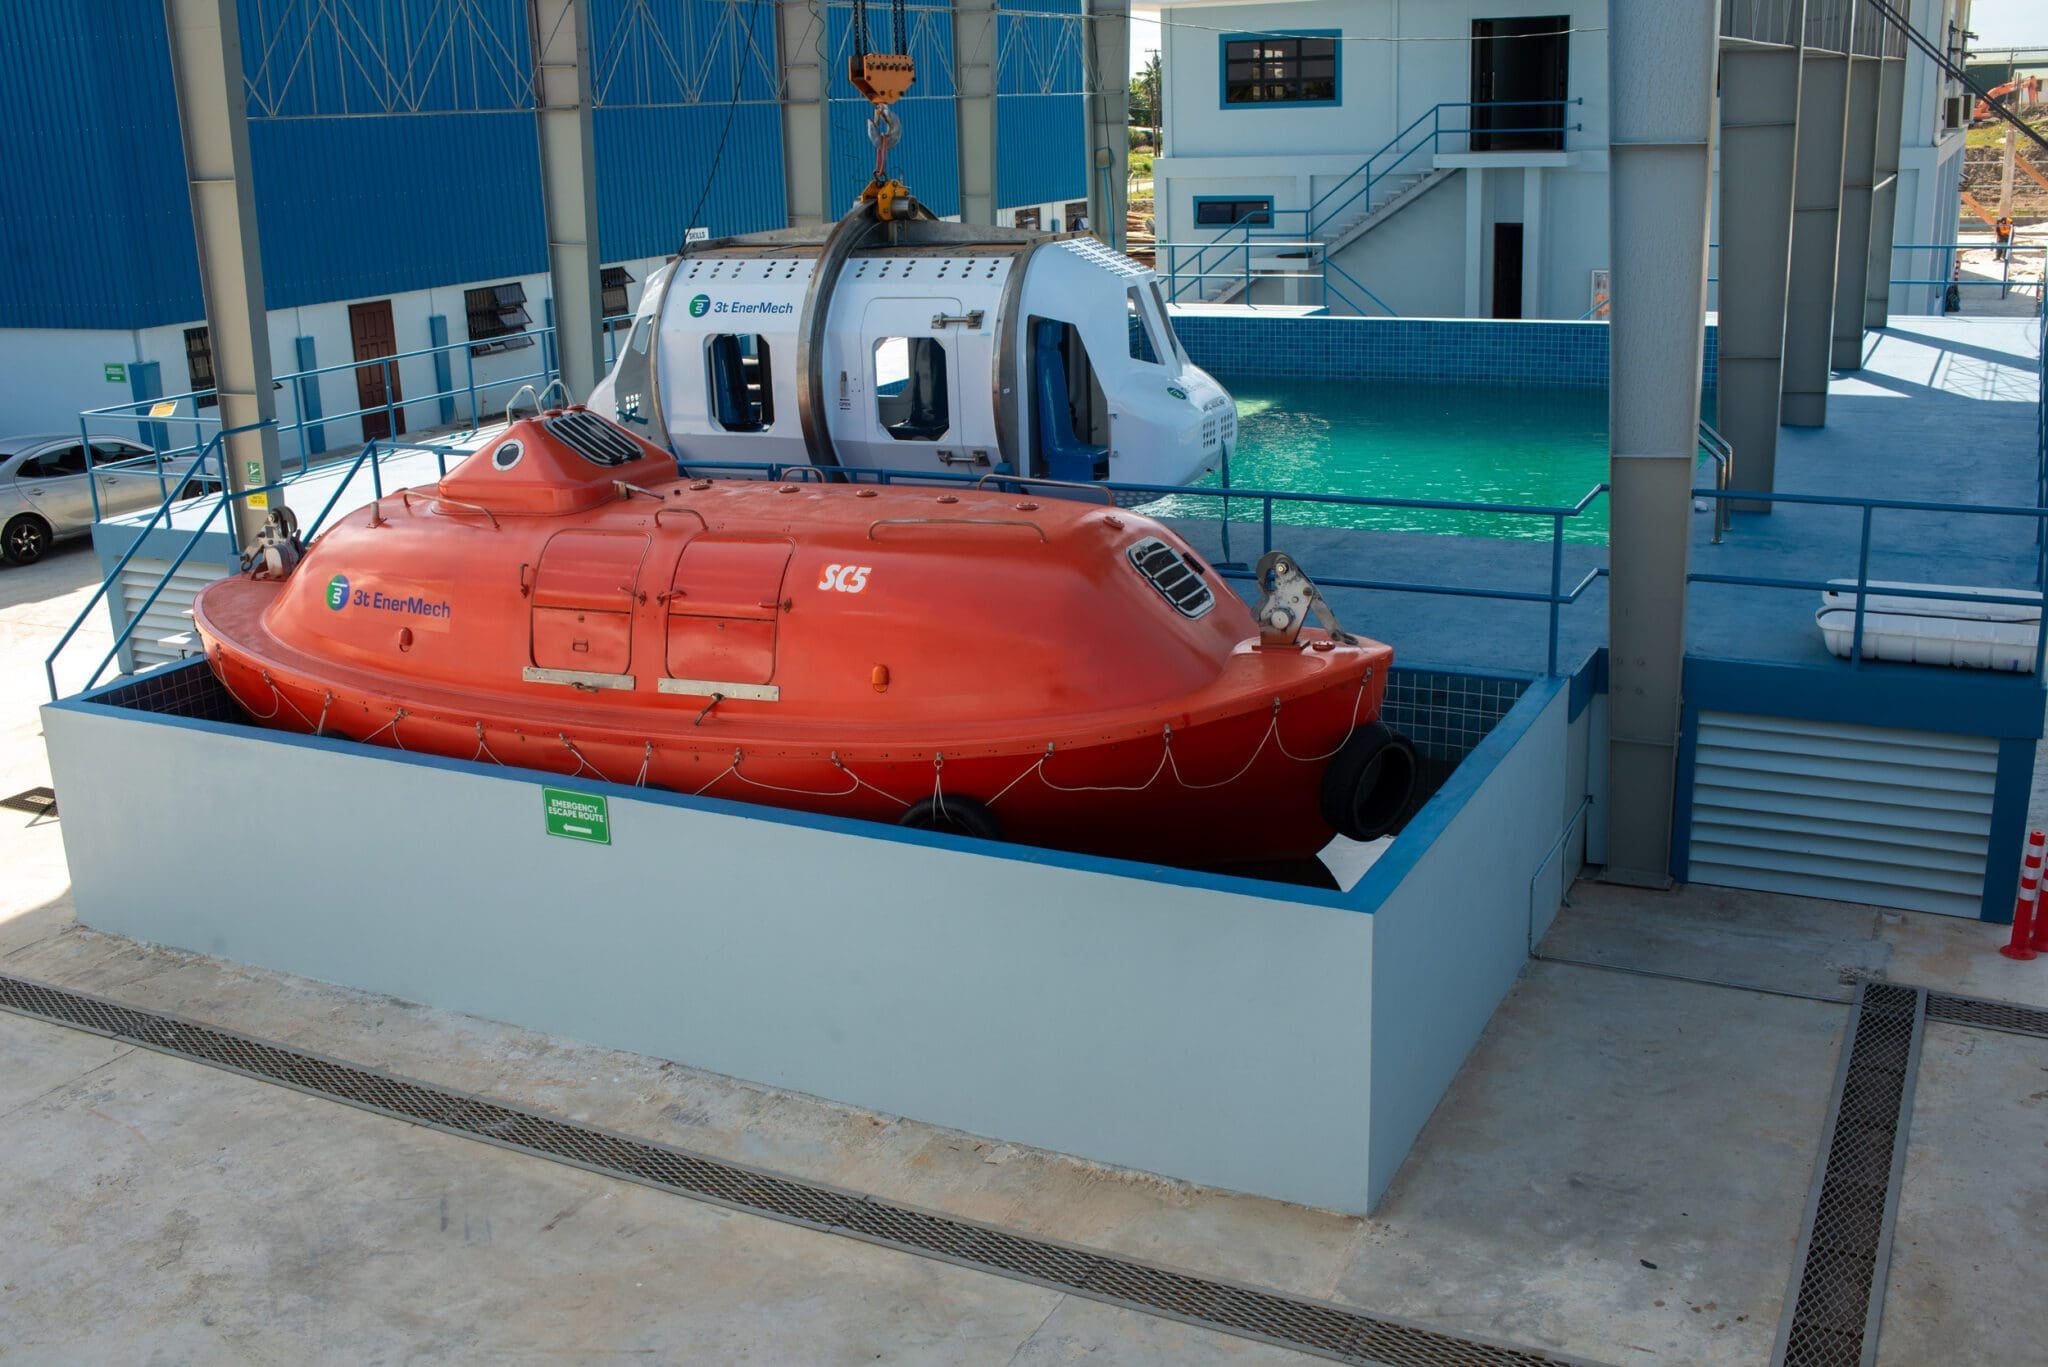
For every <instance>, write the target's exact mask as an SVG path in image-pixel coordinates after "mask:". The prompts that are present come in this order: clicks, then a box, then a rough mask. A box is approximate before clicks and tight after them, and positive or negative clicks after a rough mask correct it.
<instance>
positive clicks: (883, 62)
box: [847, 52, 917, 105]
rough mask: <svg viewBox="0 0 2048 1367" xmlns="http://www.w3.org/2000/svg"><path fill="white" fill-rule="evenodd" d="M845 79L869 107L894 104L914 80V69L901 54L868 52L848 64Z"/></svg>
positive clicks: (909, 61)
mask: <svg viewBox="0 0 2048 1367" xmlns="http://www.w3.org/2000/svg"><path fill="white" fill-rule="evenodd" d="M848 68H849V69H848V71H847V79H848V80H850V81H852V82H853V88H854V89H855V90H858V91H859V92H860V93H861V94H863V95H865V96H867V98H868V101H869V102H870V103H872V104H878V105H882V104H894V103H896V101H897V99H898V98H899V97H900V96H901V95H902V94H903V92H904V91H906V90H908V89H910V85H911V82H913V81H915V80H916V79H917V65H916V64H915V63H914V62H912V61H911V60H910V58H909V57H908V56H906V55H904V54H902V53H896V52H870V53H868V54H867V55H866V56H865V57H855V58H853V59H852V60H851V61H850V62H849V63H848Z"/></svg>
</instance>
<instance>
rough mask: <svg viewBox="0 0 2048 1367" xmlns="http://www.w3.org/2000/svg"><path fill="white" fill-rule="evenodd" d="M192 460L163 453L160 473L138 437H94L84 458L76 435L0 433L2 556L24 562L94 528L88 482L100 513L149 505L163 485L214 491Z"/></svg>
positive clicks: (184, 493)
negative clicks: (197, 473)
mask: <svg viewBox="0 0 2048 1367" xmlns="http://www.w3.org/2000/svg"><path fill="white" fill-rule="evenodd" d="M88 461H89V471H90V473H88ZM196 464H197V459H196V458H195V457H193V456H189V455H188V456H167V457H165V458H164V461H163V471H162V478H161V479H159V477H158V470H157V456H156V453H155V452H154V451H152V450H150V448H149V447H147V446H143V445H141V444H140V443H138V442H132V441H122V440H120V439H118V438H115V437H94V438H93V439H92V441H91V454H90V457H88V455H87V445H86V443H85V442H84V441H82V440H81V439H80V438H79V437H78V436H77V435H76V434H74V435H71V436H58V435H50V434H43V435H40V436H26V437H0V558H4V559H5V560H6V561H7V563H8V564H10V565H27V564H30V563H32V562H34V561H37V560H40V559H42V558H43V553H44V552H45V551H47V550H49V549H50V545H51V543H52V542H54V541H58V540H61V539H62V538H64V537H70V536H83V535H84V534H85V533H86V532H88V531H90V530H92V522H93V484H97V485H98V486H99V515H100V516H101V517H118V516H120V515H121V514H123V513H134V512H142V511H145V510H147V509H151V508H154V507H156V506H157V505H158V504H159V503H161V502H163V497H164V492H165V491H166V490H171V491H174V492H175V493H176V494H177V495H178V496H180V497H184V498H196V497H198V496H199V495H201V494H204V493H209V492H213V491H215V489H216V488H217V481H210V480H207V479H204V478H201V477H195V476H194V474H193V467H194V466H195V465H196ZM88 478H90V479H91V480H92V482H93V483H91V484H89V483H87V480H88Z"/></svg>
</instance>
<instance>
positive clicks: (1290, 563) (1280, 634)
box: [1252, 551, 1358, 646]
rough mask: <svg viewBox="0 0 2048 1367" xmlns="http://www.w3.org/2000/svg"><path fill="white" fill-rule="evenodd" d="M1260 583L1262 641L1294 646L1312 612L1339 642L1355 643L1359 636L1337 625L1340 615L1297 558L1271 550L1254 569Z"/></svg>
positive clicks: (1266, 643) (1259, 612) (1256, 611)
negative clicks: (1305, 572) (1332, 607)
mask: <svg viewBox="0 0 2048 1367" xmlns="http://www.w3.org/2000/svg"><path fill="white" fill-rule="evenodd" d="M1252 573H1253V575H1254V576H1255V578H1254V582H1255V583H1257V584H1258V586H1259V605H1258V607H1257V608H1256V609H1254V612H1255V615H1256V616H1257V617H1258V619H1259V644H1261V645H1267V646H1291V645H1293V644H1294V643H1295V640H1296V638H1297V637H1299V636H1300V635H1301V629H1302V627H1304V626H1306V625H1307V624H1308V618H1309V614H1310V613H1314V614H1315V619H1316V621H1317V622H1318V623H1319V624H1321V626H1322V627H1323V629H1324V630H1326V631H1328V632H1329V633H1330V639H1331V640H1333V641H1335V642H1337V643H1338V644H1339V645H1355V644H1357V642H1358V638H1357V637H1356V636H1353V635H1352V634H1351V633H1350V632H1348V631H1346V630H1344V628H1342V627H1340V626H1338V625H1337V614H1336V613H1335V612H1334V611H1332V610H1331V608H1330V601H1329V599H1327V598H1325V597H1323V591H1322V590H1321V589H1319V588H1317V587H1316V585H1315V581H1314V580H1313V579H1310V578H1309V577H1308V576H1307V575H1306V574H1304V573H1302V569H1301V566H1300V564H1299V563H1297V562H1296V560H1295V558H1294V557H1293V556H1291V555H1289V554H1288V553H1287V552H1286V551H1267V552H1266V553H1265V554H1264V555H1262V556H1260V557H1259V563H1258V564H1257V565H1255V566H1254V567H1253V569H1252Z"/></svg>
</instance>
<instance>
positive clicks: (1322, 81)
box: [1222, 29, 1342, 105]
mask: <svg viewBox="0 0 2048 1367" xmlns="http://www.w3.org/2000/svg"><path fill="white" fill-rule="evenodd" d="M1337 37H1338V35H1337V33H1336V31H1335V30H1333V29H1319V30H1315V31H1313V32H1308V33H1292V34H1287V35H1285V36H1280V35H1268V34H1262V33H1236V34H1225V35H1224V36H1223V39H1222V42H1223V103H1224V104H1226V105H1233V104H1339V103H1341V102H1342V101H1341V100H1340V99H1339V98H1338V90H1337V68H1338V56H1337Z"/></svg>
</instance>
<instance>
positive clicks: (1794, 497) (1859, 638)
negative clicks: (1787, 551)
mask: <svg viewBox="0 0 2048 1367" xmlns="http://www.w3.org/2000/svg"><path fill="white" fill-rule="evenodd" d="M1692 494H1693V497H1695V498H1709V499H1720V500H1733V499H1750V500H1754V501H1756V502H1758V503H1768V504H1773V505H1775V504H1787V503H1789V504H1801V505H1808V506H1814V507H1824V508H1855V509H1858V510H1859V511H1860V512H1861V513H1862V530H1861V534H1860V538H1859V541H1858V545H1857V551H1856V586H1855V589H1854V593H1855V595H1856V622H1855V629H1854V631H1853V633H1852V635H1851V637H1850V645H1849V667H1850V668H1851V669H1860V668H1862V666H1863V624H1864V618H1865V615H1866V612H1867V602H1868V599H1869V597H1870V592H1871V589H1870V542H1871V522H1872V517H1873V515H1874V514H1875V513H1876V512H1877V511H1878V510H1879V509H1885V510H1888V511H1898V512H1918V513H1947V514H1965V515H1976V516H1983V517H2018V518H2026V519H2030V520H2032V521H2033V522H2034V523H2035V525H2036V526H2037V527H2038V526H2040V524H2041V523H2042V522H2043V521H2044V520H2048V507H2034V508H2028V507H2021V506H2018V505H2005V504H1996V503H1936V502H1931V501H1927V500H1921V499H1904V498H1866V497H1858V496H1855V495H1849V494H1788V493H1783V492H1775V491H1763V490H1755V489H1722V488H1703V489H1694V490H1693V491H1692ZM1685 578H1686V582H1687V583H1689V584H1727V585H1732V586H1735V587H1738V588H1759V589H1788V590H1795V591H1805V592H1809V593H1830V592H1836V593H1840V592H1849V591H1850V590H1848V589H1846V588H1845V587H1844V586H1843V584H1842V582H1841V581H1840V580H1839V579H1836V580H1832V581H1830V580H1821V579H1786V578H1781V577H1778V576H1775V575H1757V574H1713V573H1708V572H1705V571H1697V570H1696V571H1693V572H1692V573H1690V574H1687V575H1686V577H1685ZM2032 591H2034V592H2037V593H2042V592H2048V555H2041V554H2037V555H2036V556H2035V569H2034V584H2033V589H2032ZM2014 592H2015V590H2011V589H2008V590H2005V591H2003V592H1999V593H1983V592H1971V591H1969V590H1967V589H1945V588H1943V589H1936V588H1924V589H1916V588H1885V589H1883V590H1882V593H1883V595H1884V596H1885V597H1888V598H1933V599H1939V600H1941V601H1943V602H1948V603H2002V604H2005V605H2007V606H2011V604H2012V602H2013V598H2012V595H2013V593H2014ZM2044 654H2048V612H2044V613H2043V614H2042V616H2041V620H2040V622H2039V623H2038V624H2037V625H2036V628H2035V632H2034V674H2035V677H2036V678H2037V679H2039V678H2040V676H2041V663H2042V658H2043V656H2044Z"/></svg>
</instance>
